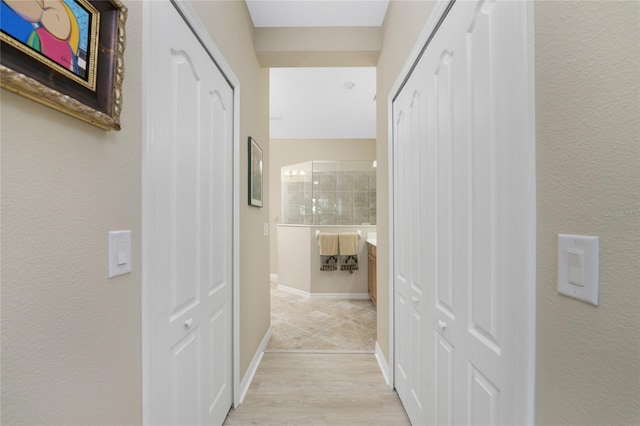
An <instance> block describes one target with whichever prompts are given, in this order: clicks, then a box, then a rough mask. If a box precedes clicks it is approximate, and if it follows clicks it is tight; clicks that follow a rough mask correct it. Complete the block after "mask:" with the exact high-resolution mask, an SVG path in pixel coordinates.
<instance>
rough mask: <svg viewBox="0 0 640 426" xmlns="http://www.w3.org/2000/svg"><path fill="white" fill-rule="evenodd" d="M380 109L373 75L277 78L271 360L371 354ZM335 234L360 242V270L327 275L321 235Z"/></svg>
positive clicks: (312, 73)
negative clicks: (280, 353)
mask: <svg viewBox="0 0 640 426" xmlns="http://www.w3.org/2000/svg"><path fill="white" fill-rule="evenodd" d="M310 99H313V100H314V101H315V102H311V103H310V102H309V100H310ZM374 99H375V69H374V68H322V69H312V68H297V69H286V68H281V69H277V68H276V69H272V70H271V111H270V116H271V120H270V127H271V129H270V132H271V140H270V151H269V173H270V176H269V182H270V188H269V196H270V203H269V205H270V212H269V213H270V229H271V233H270V257H271V286H272V298H271V311H272V327H273V330H274V331H273V337H272V341H271V343H270V345H269V347H268V348H267V349H268V350H321V351H331V350H356V351H365V352H374V345H375V340H376V321H377V319H376V318H377V314H376V308H375V305H374V304H373V303H372V300H374V301H375V290H374V293H373V295H372V294H371V292H370V282H371V279H370V278H373V277H370V276H369V274H370V272H369V269H371V268H370V267H369V266H370V262H369V251H370V247H371V245H370V243H373V244H374V245H375V235H376V186H377V177H376V140H375V101H374ZM300 105H308V107H300ZM322 105H324V108H325V110H323V109H322ZM318 123H320V124H321V125H318ZM339 233H352V234H353V235H356V236H357V237H356V241H357V259H358V269H357V270H355V271H352V272H351V273H349V271H341V270H340V267H338V268H337V270H335V271H321V270H320V252H319V245H318V243H319V234H339ZM373 270H374V271H375V267H374V269H373ZM373 275H375V272H374V274H373Z"/></svg>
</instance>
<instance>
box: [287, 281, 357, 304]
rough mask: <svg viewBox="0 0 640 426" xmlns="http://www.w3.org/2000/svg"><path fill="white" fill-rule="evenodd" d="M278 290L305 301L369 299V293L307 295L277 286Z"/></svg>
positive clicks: (302, 291)
mask: <svg viewBox="0 0 640 426" xmlns="http://www.w3.org/2000/svg"><path fill="white" fill-rule="evenodd" d="M278 290H282V291H286V292H289V293H292V294H296V295H298V296H302V297H304V298H306V299H360V300H367V299H369V293H309V292H307V291H304V290H299V289H297V288H293V287H287V286H286V285H282V284H278Z"/></svg>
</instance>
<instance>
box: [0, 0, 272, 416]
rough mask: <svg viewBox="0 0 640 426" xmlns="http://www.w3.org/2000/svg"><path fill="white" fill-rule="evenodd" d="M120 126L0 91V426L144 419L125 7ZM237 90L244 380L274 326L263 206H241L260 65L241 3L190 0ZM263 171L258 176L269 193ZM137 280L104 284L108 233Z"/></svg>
mask: <svg viewBox="0 0 640 426" xmlns="http://www.w3.org/2000/svg"><path fill="white" fill-rule="evenodd" d="M126 5H127V6H128V7H129V18H128V21H127V27H126V30H127V48H126V53H125V79H124V109H123V113H122V131H120V132H104V131H102V130H99V129H97V128H95V127H92V126H90V125H88V124H85V123H82V122H80V121H78V120H75V119H72V118H70V117H68V116H66V115H63V114H61V113H58V112H56V111H54V110H52V109H49V108H46V107H43V106H41V105H39V104H36V103H34V102H32V101H29V100H27V99H25V98H22V97H20V96H17V95H14V94H12V93H9V92H7V91H4V90H3V91H2V92H1V96H2V98H1V102H2V104H1V106H2V114H1V117H0V120H1V121H0V122H1V125H2V134H1V144H2V158H1V167H2V168H1V184H2V187H1V190H2V201H1V208H2V225H1V226H2V229H1V230H2V294H1V296H2V302H1V303H2V306H1V307H2V314H1V315H2V359H1V361H2V380H1V382H2V385H1V386H2V407H1V408H2V424H7V425H9V424H140V423H141V422H142V399H141V397H142V388H141V381H142V377H141V362H142V358H141V352H140V350H141V324H140V318H141V312H140V308H141V300H140V292H141V287H140V286H141V284H140V283H141V280H140V229H141V226H140V173H141V170H140V164H141V156H140V153H141V139H142V129H141V127H142V121H141V102H142V100H141V84H142V76H141V64H142V63H141V60H142V2H138V1H127V2H126ZM193 5H194V9H195V10H196V11H197V12H198V13H199V14H200V16H201V18H202V20H203V21H204V23H205V25H206V26H207V28H208V29H209V31H210V32H211V34H212V37H213V39H214V40H215V42H216V44H217V45H218V46H219V48H220V50H221V51H222V53H223V55H224V56H225V59H226V60H227V62H228V63H229V64H230V65H231V67H232V69H233V70H234V73H235V74H236V76H237V77H238V79H239V80H240V84H241V121H240V125H241V135H240V141H241V152H240V155H241V157H240V158H241V161H240V164H241V170H240V176H241V181H240V190H241V194H240V198H241V218H240V220H241V223H240V227H241V236H240V239H241V240H240V254H241V264H240V273H241V276H240V280H241V300H240V302H241V315H242V320H241V323H240V327H241V336H240V338H241V348H240V349H241V353H240V357H241V365H240V368H241V372H242V374H243V375H244V372H245V371H246V368H247V366H248V364H249V362H250V360H251V358H252V357H253V355H254V353H255V351H256V349H257V346H258V344H259V343H260V341H261V340H262V338H263V336H264V334H265V332H266V330H267V328H268V326H269V279H268V276H269V243H268V238H267V237H264V236H263V232H262V229H263V228H262V225H263V223H264V222H268V214H267V212H268V206H269V200H268V198H267V200H266V203H265V208H262V209H257V208H249V207H248V206H247V202H246V199H247V177H246V176H247V163H246V161H245V159H246V157H247V144H246V140H247V137H248V136H249V135H252V136H254V137H255V138H256V140H258V142H259V143H260V144H261V145H262V147H263V149H264V152H265V160H266V161H267V164H268V159H269V154H268V152H269V149H268V144H269V140H268V134H269V132H268V125H269V123H268V87H269V85H268V70H265V69H261V68H260V67H259V66H258V63H257V60H256V58H255V55H254V54H253V47H252V27H251V21H250V19H249V15H248V12H247V10H246V6H245V4H244V2H235V1H228V2H227V1H216V2H206V3H205V2H194V3H193ZM268 179H269V176H268V175H265V188H268ZM121 229H131V230H132V240H133V241H132V250H133V254H132V273H131V274H127V275H124V276H121V277H116V278H114V279H111V280H109V279H108V278H107V250H106V248H107V232H108V231H109V230H121Z"/></svg>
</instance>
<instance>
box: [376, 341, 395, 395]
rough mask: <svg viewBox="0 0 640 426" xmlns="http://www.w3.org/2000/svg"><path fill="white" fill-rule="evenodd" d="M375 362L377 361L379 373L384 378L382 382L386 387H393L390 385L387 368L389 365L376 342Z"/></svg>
mask: <svg viewBox="0 0 640 426" xmlns="http://www.w3.org/2000/svg"><path fill="white" fill-rule="evenodd" d="M375 354H376V360H378V367H380V371H381V372H382V376H383V377H384V381H385V382H387V385H389V386H390V387H393V383H391V368H390V367H389V363H388V362H387V360H386V359H385V358H384V354H383V353H382V348H380V345H379V344H378V341H376V352H375Z"/></svg>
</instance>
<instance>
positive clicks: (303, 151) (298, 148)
mask: <svg viewBox="0 0 640 426" xmlns="http://www.w3.org/2000/svg"><path fill="white" fill-rule="evenodd" d="M270 150H271V151H270V153H269V155H270V158H271V162H270V167H269V175H270V182H271V184H270V186H269V198H270V200H271V206H270V208H269V209H270V210H269V211H270V226H271V242H270V250H271V273H272V274H277V273H278V239H277V235H276V233H277V224H278V223H281V222H282V220H281V218H280V203H281V201H280V200H281V198H280V167H283V166H286V165H289V164H297V163H302V162H305V161H311V160H369V161H373V160H375V159H376V141H375V140H374V139H272V140H271V142H270ZM385 208H386V207H385Z"/></svg>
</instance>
